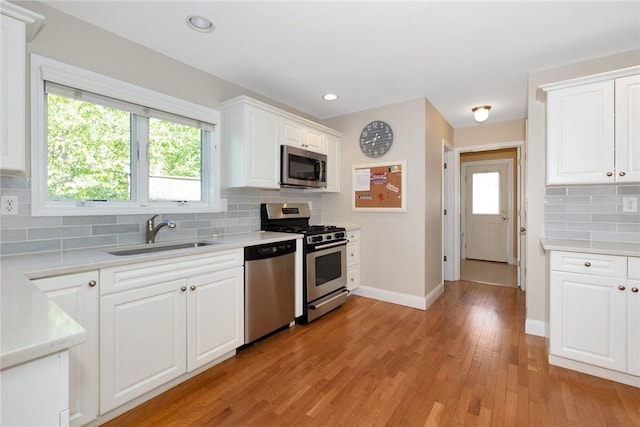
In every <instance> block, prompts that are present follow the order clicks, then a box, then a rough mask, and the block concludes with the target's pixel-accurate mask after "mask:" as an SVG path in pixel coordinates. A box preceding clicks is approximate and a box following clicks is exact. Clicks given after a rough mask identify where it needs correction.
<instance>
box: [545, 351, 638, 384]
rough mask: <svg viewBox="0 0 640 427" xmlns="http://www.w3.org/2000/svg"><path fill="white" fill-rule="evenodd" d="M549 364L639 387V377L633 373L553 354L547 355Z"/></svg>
mask: <svg viewBox="0 0 640 427" xmlns="http://www.w3.org/2000/svg"><path fill="white" fill-rule="evenodd" d="M549 364H551V365H556V366H560V367H562V368H567V369H572V370H574V371H578V372H583V373H585V374H589V375H593V376H595V377H600V378H606V379H608V380H611V381H616V382H619V383H622V384H626V385H630V386H633V387H639V388H640V377H636V376H635V375H629V374H625V373H623V372H617V371H612V370H609V369H604V368H600V367H599V366H593V365H589V364H587V363H582V362H576V361H575V360H569V359H565V358H564V357H559V356H554V355H552V354H550V355H549Z"/></svg>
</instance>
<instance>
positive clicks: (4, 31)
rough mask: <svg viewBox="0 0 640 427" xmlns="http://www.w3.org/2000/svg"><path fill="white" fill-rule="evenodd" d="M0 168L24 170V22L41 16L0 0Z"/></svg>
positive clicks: (25, 30) (25, 24)
mask: <svg viewBox="0 0 640 427" xmlns="http://www.w3.org/2000/svg"><path fill="white" fill-rule="evenodd" d="M0 12H2V13H1V14H0V170H2V171H9V172H24V170H25V147H26V145H25V113H26V110H25V96H26V86H25V61H26V46H25V39H26V37H27V32H28V31H27V24H33V23H35V22H37V21H40V20H42V19H44V18H43V17H42V16H40V15H38V14H36V13H33V12H31V11H29V10H26V9H23V8H21V7H19V6H16V5H14V4H11V3H7V2H4V1H3V2H1V3H0Z"/></svg>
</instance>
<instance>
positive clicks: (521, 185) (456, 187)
mask: <svg viewBox="0 0 640 427" xmlns="http://www.w3.org/2000/svg"><path fill="white" fill-rule="evenodd" d="M524 146H525V144H524V141H508V142H498V143H495V144H485V145H476V146H466V147H459V148H455V149H454V155H453V157H454V170H453V180H454V183H453V192H454V194H453V207H454V212H453V218H456V219H457V220H455V221H452V222H453V230H451V231H452V232H451V233H450V235H452V236H453V239H454V244H453V255H454V256H453V264H454V279H453V280H460V221H459V219H460V154H461V153H469V152H474V151H491V150H499V149H501V148H514V147H515V148H517V149H518V150H517V151H518V157H517V158H518V159H519V160H518V164H517V166H516V167H517V171H518V179H517V187H518V200H517V209H518V215H517V216H516V221H517V223H518V225H517V226H518V229H520V227H522V226H523V224H525V218H526V209H525V207H526V198H525V197H526V196H525V194H526V182H525V181H524V180H523V179H522V177H523V176H524V174H523V172H524V168H525V167H526V161H522V160H520V159H524V158H526V157H525V156H523V155H522V150H523V148H524ZM518 243H519V244H520V247H519V248H518V257H517V258H518V259H517V260H516V265H517V266H518V268H519V269H524V268H525V262H526V258H524V257H523V256H522V251H521V249H522V247H523V246H526V235H523V234H521V238H520V239H518ZM524 285H525V283H524V280H523V277H522V275H520V274H518V286H519V287H520V289H523V290H524Z"/></svg>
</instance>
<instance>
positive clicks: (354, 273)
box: [347, 266, 360, 291]
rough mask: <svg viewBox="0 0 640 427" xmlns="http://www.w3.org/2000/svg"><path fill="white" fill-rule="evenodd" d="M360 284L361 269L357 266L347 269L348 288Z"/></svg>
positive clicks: (353, 287)
mask: <svg viewBox="0 0 640 427" xmlns="http://www.w3.org/2000/svg"><path fill="white" fill-rule="evenodd" d="M358 286H360V271H359V270H358V267H357V266H354V267H350V268H349V269H348V270H347V289H349V290H350V291H352V290H354V289H355V288H357V287H358Z"/></svg>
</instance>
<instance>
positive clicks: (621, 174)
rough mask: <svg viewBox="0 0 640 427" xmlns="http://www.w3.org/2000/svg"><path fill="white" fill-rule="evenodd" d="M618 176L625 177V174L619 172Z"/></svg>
mask: <svg viewBox="0 0 640 427" xmlns="http://www.w3.org/2000/svg"><path fill="white" fill-rule="evenodd" d="M618 175H620V176H625V175H626V173H624V172H620V173H619V174H618Z"/></svg>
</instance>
